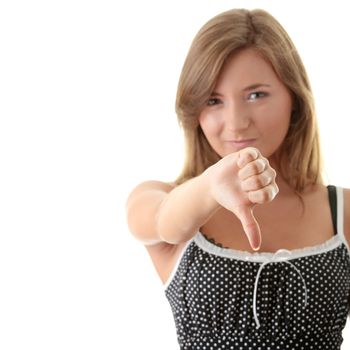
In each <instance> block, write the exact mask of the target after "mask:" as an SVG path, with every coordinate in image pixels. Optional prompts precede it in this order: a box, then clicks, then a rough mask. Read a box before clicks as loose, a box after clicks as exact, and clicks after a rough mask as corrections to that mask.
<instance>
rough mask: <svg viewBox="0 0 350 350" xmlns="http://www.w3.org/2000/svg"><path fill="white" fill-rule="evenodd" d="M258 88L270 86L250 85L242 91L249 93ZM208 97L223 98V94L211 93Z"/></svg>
mask: <svg viewBox="0 0 350 350" xmlns="http://www.w3.org/2000/svg"><path fill="white" fill-rule="evenodd" d="M260 87H271V85H270V84H263V83H255V84H251V85H249V86H247V87H245V88H244V89H243V90H242V91H250V90H255V89H258V88H260ZM210 96H224V95H223V94H220V93H219V92H216V91H213V92H212V93H211V94H210Z"/></svg>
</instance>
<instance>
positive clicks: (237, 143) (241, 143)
mask: <svg viewBox="0 0 350 350" xmlns="http://www.w3.org/2000/svg"><path fill="white" fill-rule="evenodd" d="M255 141H256V139H246V140H229V141H226V142H227V143H228V144H229V145H231V146H233V147H234V148H236V149H238V150H240V149H243V148H246V147H251V146H252V145H253V144H254V142H255Z"/></svg>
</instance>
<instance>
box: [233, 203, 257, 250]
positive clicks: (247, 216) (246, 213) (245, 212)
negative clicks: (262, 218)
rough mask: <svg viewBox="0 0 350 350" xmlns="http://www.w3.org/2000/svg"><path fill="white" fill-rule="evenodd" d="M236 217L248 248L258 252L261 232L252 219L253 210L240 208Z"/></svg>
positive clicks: (246, 207) (244, 207) (245, 207)
mask: <svg viewBox="0 0 350 350" xmlns="http://www.w3.org/2000/svg"><path fill="white" fill-rule="evenodd" d="M237 216H238V218H239V220H240V221H241V224H242V226H243V230H244V232H245V234H246V235H247V237H248V240H249V243H250V246H251V247H252V249H253V250H259V249H260V246H261V231H260V227H259V224H258V222H257V221H256V219H255V217H254V214H253V208H252V207H248V206H242V207H240V209H239V212H238V215H237Z"/></svg>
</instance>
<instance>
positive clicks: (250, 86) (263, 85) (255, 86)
mask: <svg viewBox="0 0 350 350" xmlns="http://www.w3.org/2000/svg"><path fill="white" fill-rule="evenodd" d="M260 87H271V85H269V84H262V83H256V84H252V85H249V86H247V87H245V88H244V89H243V91H249V90H255V89H257V88H260Z"/></svg>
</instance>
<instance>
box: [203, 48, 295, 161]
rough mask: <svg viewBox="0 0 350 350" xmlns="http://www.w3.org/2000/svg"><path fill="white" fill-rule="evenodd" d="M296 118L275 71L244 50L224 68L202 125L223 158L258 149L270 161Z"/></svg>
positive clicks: (247, 50) (284, 88)
mask: <svg viewBox="0 0 350 350" xmlns="http://www.w3.org/2000/svg"><path fill="white" fill-rule="evenodd" d="M291 113H292V98H291V95H290V93H289V91H288V89H287V88H286V87H285V86H284V85H283V83H282V82H281V81H280V80H279V79H278V77H277V75H276V74H275V72H274V70H273V68H272V66H271V65H270V64H269V63H268V62H267V61H265V60H264V59H263V58H262V56H260V55H259V53H257V51H255V50H254V49H243V50H241V51H238V52H237V53H235V54H234V55H232V56H231V57H230V58H229V59H228V61H227V62H226V63H225V64H224V66H223V68H222V71H221V73H220V75H219V79H218V81H217V84H216V86H215V89H214V91H213V93H212V95H211V96H210V98H209V100H208V101H207V105H206V106H205V108H204V109H203V110H202V112H201V114H200V116H199V124H200V126H201V128H202V130H203V132H204V134H205V136H206V138H207V140H208V142H209V143H210V145H211V147H212V148H213V149H214V150H215V151H216V153H218V154H219V155H220V156H221V157H224V156H226V155H228V154H230V153H233V152H237V151H239V150H240V149H242V148H245V147H249V146H252V147H256V148H257V149H259V151H260V152H261V154H262V155H263V156H264V157H266V158H269V157H271V156H272V155H273V154H274V153H275V152H276V151H277V150H278V148H279V147H280V146H281V144H282V142H283V140H284V138H285V136H286V134H287V131H288V127H289V123H290V117H291Z"/></svg>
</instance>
